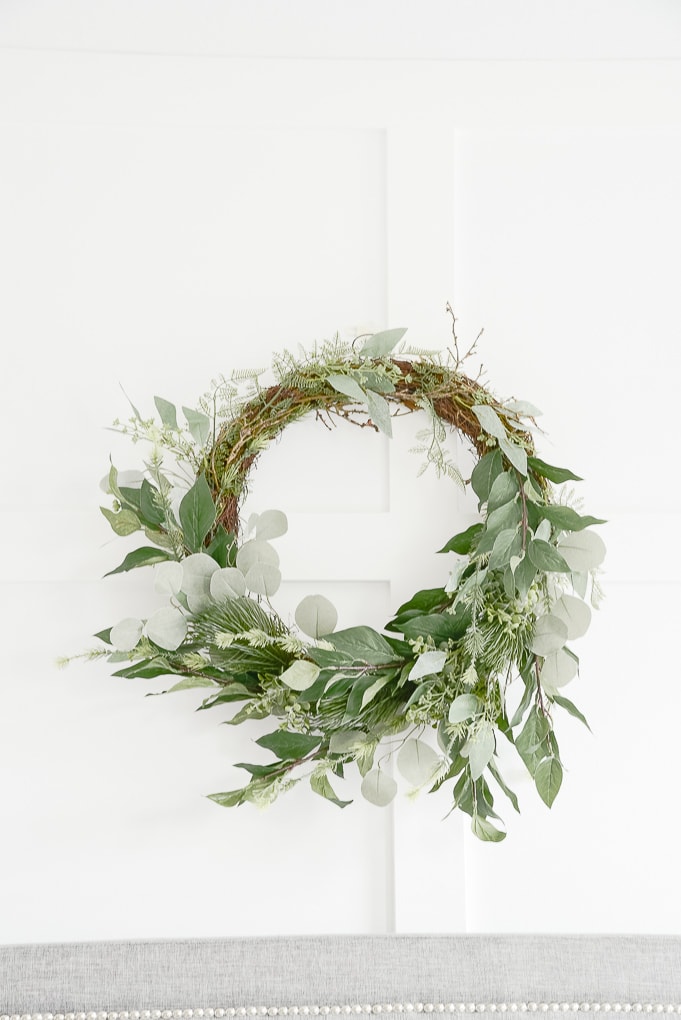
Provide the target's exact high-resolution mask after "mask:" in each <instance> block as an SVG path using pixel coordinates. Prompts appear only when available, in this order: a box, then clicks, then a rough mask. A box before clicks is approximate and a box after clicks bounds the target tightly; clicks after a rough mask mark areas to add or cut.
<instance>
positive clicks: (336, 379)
mask: <svg viewBox="0 0 681 1020" xmlns="http://www.w3.org/2000/svg"><path fill="white" fill-rule="evenodd" d="M326 381H327V382H328V384H329V386H332V387H333V389H334V390H336V392H337V393H342V394H343V395H344V396H346V397H350V398H351V400H357V401H358V402H359V403H360V404H364V403H366V399H367V397H366V393H365V392H364V390H363V389H362V387H361V386H360V385H359V383H358V382H357V380H356V379H353V378H352V376H350V375H329V376H327V377H326Z"/></svg>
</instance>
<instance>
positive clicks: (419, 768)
mask: <svg viewBox="0 0 681 1020" xmlns="http://www.w3.org/2000/svg"><path fill="white" fill-rule="evenodd" d="M441 762H442V759H441V758H440V756H439V754H437V752H436V751H434V750H433V748H432V747H431V746H430V745H429V744H426V742H425V741H423V740H417V739H415V738H414V737H410V738H409V740H405V742H404V743H403V744H402V747H401V748H400V750H399V752H398V754H397V767H398V769H399V770H400V772H401V774H402V775H403V776H404V778H405V779H406V780H407V782H408V783H411V785H412V786H425V784H426V783H429V782H430V781H431V780H432V778H433V776H434V775H435V773H436V772H437V771H438V769H439V767H440V765H441Z"/></svg>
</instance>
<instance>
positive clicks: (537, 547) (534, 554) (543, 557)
mask: <svg viewBox="0 0 681 1020" xmlns="http://www.w3.org/2000/svg"><path fill="white" fill-rule="evenodd" d="M527 555H528V556H529V558H530V563H532V564H533V566H535V567H536V568H537V570H547V571H555V572H556V573H563V574H565V573H568V574H569V573H570V568H569V566H568V565H567V563H566V562H565V559H564V558H563V557H562V556H561V554H560V553H559V552H558V550H557V549H556V547H555V546H553V545H551V544H550V543H549V542H543V541H542V540H541V539H539V538H533V539H532V540H531V541H530V544H529V545H528V547H527Z"/></svg>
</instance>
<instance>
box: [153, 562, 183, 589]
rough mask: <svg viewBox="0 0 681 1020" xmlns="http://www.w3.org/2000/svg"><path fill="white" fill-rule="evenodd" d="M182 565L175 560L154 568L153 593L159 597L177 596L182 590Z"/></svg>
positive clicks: (159, 564)
mask: <svg viewBox="0 0 681 1020" xmlns="http://www.w3.org/2000/svg"><path fill="white" fill-rule="evenodd" d="M182 575H183V570H182V564H181V563H177V562H176V561H175V560H167V561H166V562H165V563H158V564H157V565H156V566H155V567H154V591H155V592H157V593H158V594H159V595H177V593H178V592H179V591H180V590H181V589H182Z"/></svg>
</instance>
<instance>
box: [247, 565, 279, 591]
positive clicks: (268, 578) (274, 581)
mask: <svg viewBox="0 0 681 1020" xmlns="http://www.w3.org/2000/svg"><path fill="white" fill-rule="evenodd" d="M244 580H245V582H246V587H247V588H248V590H249V591H252V592H254V593H255V594H256V595H265V596H267V598H271V597H272V595H276V593H277V591H278V590H279V587H280V585H281V571H280V570H279V568H278V567H273V566H271V565H270V564H269V563H254V564H253V566H252V567H250V568H249V569H248V570H247V571H246V574H245V577H244Z"/></svg>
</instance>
